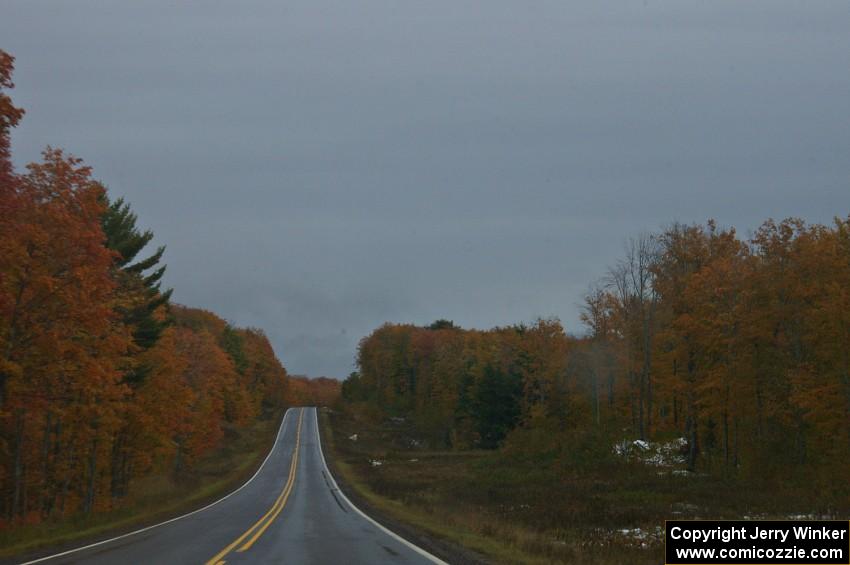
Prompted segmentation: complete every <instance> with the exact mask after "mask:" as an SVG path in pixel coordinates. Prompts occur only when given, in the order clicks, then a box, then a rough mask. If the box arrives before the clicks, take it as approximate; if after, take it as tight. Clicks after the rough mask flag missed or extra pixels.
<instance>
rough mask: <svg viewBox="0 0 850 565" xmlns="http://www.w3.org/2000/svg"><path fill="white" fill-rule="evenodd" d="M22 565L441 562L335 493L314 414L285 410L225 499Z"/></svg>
mask: <svg viewBox="0 0 850 565" xmlns="http://www.w3.org/2000/svg"><path fill="white" fill-rule="evenodd" d="M29 563H47V564H51V565H52V564H60V563H87V564H88V563H91V564H98V565H100V564H104V565H106V564H111V565H135V564H139V563H155V564H160V563H162V564H170V563H175V564H183V563H187V564H199V565H217V564H220V563H226V564H233V565H235V564H243V563H251V564H253V563H292V564H302V563H303V564H312V563H315V564H335V563H351V564H355V563H363V564H375V563H394V564H396V563H397V564H414V563H415V564H420V563H442V562H441V561H440V560H439V559H437V558H436V557H434V556H432V555H430V554H428V553H427V552H425V551H424V550H422V549H420V548H418V547H416V546H414V545H413V544H411V543H409V542H407V541H405V540H403V539H402V538H400V537H398V536H396V535H395V534H393V533H392V532H390V531H389V530H386V529H384V528H383V526H380V525H379V524H378V523H377V522H374V521H373V520H372V519H371V518H369V517H367V516H366V515H365V514H363V513H362V512H360V510H358V509H357V508H356V507H354V506H353V504H352V503H351V502H349V501H348V499H347V498H346V497H345V496H344V495H343V494H342V493H341V492H339V490H338V488H337V486H336V482H335V481H334V479H333V477H332V476H331V475H330V472H329V471H328V468H327V465H326V464H325V460H324V456H323V454H322V451H321V443H320V440H319V430H318V419H317V412H316V409H315V408H292V409H290V410H288V411H287V413H286V415H285V416H284V418H283V422H282V423H281V427H280V430H279V431H278V435H277V438H276V440H275V445H274V447H273V448H272V450H271V452H270V453H269V456H268V457H267V459H266V460H265V462H264V463H263V465H262V466H261V467H260V469H259V470H258V471H257V474H256V475H254V477H252V478H251V479H250V480H249V481H248V482H247V483H245V484H244V485H243V486H242V487H240V488H239V489H237V490H236V491H234V492H232V493H231V494H229V495H227V496H226V497H224V498H222V499H220V500H218V501H217V502H214V503H213V504H211V505H210V506H207V507H206V508H203V509H201V510H198V511H195V512H192V513H190V514H187V515H184V516H181V517H178V518H176V519H173V520H170V521H168V522H164V523H162V524H158V525H155V526H153V527H150V528H145V529H143V530H139V531H137V532H132V533H130V534H127V535H124V536H120V537H118V538H113V539H112V540H107V541H105V542H100V543H97V544H92V545H89V546H86V547H83V548H81V549H78V550H72V551H70V552H64V553H60V554H58V555H53V556H48V557H45V558H42V559H39V560H36V561H30V562H29Z"/></svg>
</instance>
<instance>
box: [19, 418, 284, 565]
mask: <svg viewBox="0 0 850 565" xmlns="http://www.w3.org/2000/svg"><path fill="white" fill-rule="evenodd" d="M290 410H292V408H287V409H286V412H285V413H284V415H283V419H282V420H281V422H280V428H278V430H277V436H275V438H274V444H273V445H272V448H271V450H269V454H268V455H266V458H265V459H263V462H262V463H261V464H260V468H259V469H257V472H256V473H254V475H253V476H252V477H251V478H250V479H248V480H247V481H246V482H245V483H244V484H243V485H242V486H241V487H239V488H238V489H236V490H234V491H232V492H231V493H229V494H226V495H224V496H223V497H221V498H219V499H218V500H216V501H215V502H211V503H209V504H207V505H206V506H204V507H203V508H198V509H197V510H193V511H192V512H189V513H187V514H183V515H182V516H177V517H176V518H171V519H170V520H166V521H165V522H160V523H158V524H153V525H152V526H147V527H145V528H142V529H140V530H135V531H133V532H129V533H126V534H122V535H120V536H116V537H114V538H109V539H105V540H103V541H99V542H96V543H90V544H88V545H84V546H82V547H77V548H74V549H69V550H68V551H63V552H62V553H56V554H54V555H48V556H47V557H41V558H39V559H33V560H32V561H26V562H24V563H20V565H31V564H32V563H41V562H42V561H47V560H49V559H56V558H57V557H64V556H66V555H70V554H72V553H77V552H78V551H84V550H86V549H91V548H93V547H97V546H99V545H105V544H107V543H112V542H113V541H118V540H120V539H124V538H128V537H130V536H135V535H136V534H141V533H142V532H147V531H148V530H152V529H154V528H158V527H160V526H164V525H166V524H170V523H171V522H176V521H177V520H182V519H183V518H188V517H189V516H191V515H193V514H197V513H198V512H203V511H204V510H207V509H209V508H212V507H213V506H215V505H216V504H218V503H219V502H224V501H225V500H227V499H228V498H230V497H231V496H233V495H234V494H236V493H237V492H239V491H240V490H242V489H243V488H245V487H247V486H248V485H249V484H250V483H251V481H253V480H254V479H256V478H257V475H259V474H260V471H262V470H263V467H265V465H266V462H267V461H268V460H269V457H271V456H272V453H274V450H275V449H276V448H277V444H278V440H279V439H280V436H281V434H282V433H283V431H284V429H285V428H286V424H287V421H288V420H287V418H286V417H287V416H288V415H289V412H290Z"/></svg>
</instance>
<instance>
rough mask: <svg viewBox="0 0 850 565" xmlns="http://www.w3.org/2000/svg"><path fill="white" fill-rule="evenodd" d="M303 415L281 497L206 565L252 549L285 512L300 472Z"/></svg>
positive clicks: (213, 564)
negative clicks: (279, 515) (232, 552)
mask: <svg viewBox="0 0 850 565" xmlns="http://www.w3.org/2000/svg"><path fill="white" fill-rule="evenodd" d="M303 415H304V409H303V408H301V409H300V410H299V411H298V431H297V432H296V434H295V450H294V451H293V453H292V463H291V464H290V465H289V478H288V479H287V480H286V485H285V486H284V487H283V491H281V493H280V496H278V497H277V500H275V502H274V504H272V507H271V508H269V511H268V512H266V513H265V514H264V515H263V517H262V518H260V519H259V520H257V523H255V524H254V525H253V526H251V527H250V528H248V530H247V531H246V532H245V533H244V534H242V535H241V536H239V537H238V538H236V540H235V541H233V543H231V544H230V545H228V546H227V547H225V548H224V549H222V550H221V551H220V552H218V554H216V556H215V557H213V558H212V559H210V560H209V561H207V562H206V565H221V564H223V563H224V557H225V556H227V554H228V553H230V552H231V551H233V550H234V548H236V546H238V545H239V544H242V546H241V547H239V549H237V550H236V551H237V553H239V552H242V551H247V550H249V549H251V546H252V545H254V544H255V543H256V542H257V540H258V539H260V536H262V535H263V533H265V531H266V530H267V529H268V527H269V526H271V524H272V522H274V521H275V518H277V517H278V514H280V512H281V510H283V507H284V506H286V501H287V499H288V498H289V494H290V493H291V492H292V487H293V486H294V485H295V472H296V471H297V470H298V447H299V446H300V445H301V418H302V416H303ZM246 539H247V541H246Z"/></svg>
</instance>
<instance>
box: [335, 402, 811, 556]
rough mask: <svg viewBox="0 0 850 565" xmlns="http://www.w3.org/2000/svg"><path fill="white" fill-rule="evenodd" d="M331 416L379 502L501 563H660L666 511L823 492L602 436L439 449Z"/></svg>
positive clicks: (730, 514)
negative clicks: (721, 473) (692, 464)
mask: <svg viewBox="0 0 850 565" xmlns="http://www.w3.org/2000/svg"><path fill="white" fill-rule="evenodd" d="M322 420H323V425H324V426H325V434H326V437H327V436H330V437H329V439H331V442H330V443H331V445H330V446H329V449H331V450H332V453H333V456H334V458H335V460H336V462H337V467H338V469H339V472H340V473H341V474H343V475H344V476H343V478H344V480H345V481H346V482H348V483H349V484H350V485H351V486H352V487H353V488H354V489H355V490H357V491H358V493H359V494H360V495H361V496H363V497H364V498H366V499H367V500H368V502H369V503H370V504H373V505H374V506H376V507H378V508H379V509H380V510H383V511H385V512H388V513H389V514H390V515H391V516H393V517H394V518H396V519H398V520H401V521H404V522H407V523H409V524H411V525H414V526H416V527H419V528H420V529H422V530H424V531H427V532H429V533H430V534H432V535H434V536H437V537H441V538H445V539H448V540H450V541H453V542H455V543H459V544H461V545H463V546H466V547H469V548H471V549H473V550H475V551H478V552H479V553H481V554H483V555H485V556H487V557H488V558H490V559H492V560H494V561H497V562H503V563H602V564H605V563H636V564H640V563H647V564H649V563H661V562H663V540H662V539H661V536H660V532H659V530H660V529H662V528H663V526H664V520H666V519H672V518H697V517H701V518H741V517H743V516H746V515H751V516H752V515H764V516H768V517H779V516H786V515H788V514H789V513H795V512H801V511H805V512H811V511H817V508H816V506H817V505H818V504H821V503H822V501H818V500H817V498H816V496H815V495H814V494H813V493H812V492H810V491H811V489H809V491H806V490H805V489H802V490H801V489H800V488H799V486H797V487H795V486H794V485H793V484H787V485H785V486H784V487H782V488H777V485H769V484H767V483H764V482H762V483H759V482H751V483H744V482H740V481H739V482H731V481H728V482H726V481H723V480H722V479H718V478H712V477H709V476H690V477H680V476H676V475H673V474H672V473H671V472H670V470H667V471H663V470H659V469H658V468H656V467H650V466H646V465H642V464H639V463H629V462H626V461H623V460H621V459H618V458H616V457H614V456H613V455H612V453H611V449H610V446H611V443H607V442H606V441H602V440H600V438H598V437H597V438H590V439H588V440H582V439H581V438H578V439H576V440H575V441H574V442H573V443H571V444H569V445H568V446H566V447H563V446H562V448H561V451H560V452H558V453H554V454H553V453H545V452H542V451H539V450H536V449H534V448H533V446H532V447H531V448H528V449H523V447H522V445H523V442H522V441H520V442H518V443H519V445H520V447H519V448H517V447H516V445H515V446H513V447H509V448H508V449H507V450H502V451H498V452H487V451H429V450H425V449H420V448H410V447H406V446H408V445H410V444H411V441H410V440H411V439H416V436H415V431H414V430H413V429H412V428H410V427H409V426H405V425H404V424H393V423H390V422H385V423H374V422H369V421H368V420H367V419H362V418H355V417H354V416H353V415H352V414H351V413H349V412H348V411H345V412H341V411H334V412H328V413H327V414H325V415H324V416H323V418H322ZM328 432H330V433H328ZM355 433H356V434H357V436H358V437H357V441H352V440H350V439H349V436H350V435H351V434H355ZM532 443H533V440H529V442H528V444H532ZM376 460H377V461H381V465H379V466H373V465H372V463H371V461H376ZM813 505H815V506H813ZM636 528H640V530H641V531H642V532H645V533H646V534H647V535H646V536H645V537H640V536H639V535H636V533H635V529H636ZM622 530H628V531H626V532H623V531H622Z"/></svg>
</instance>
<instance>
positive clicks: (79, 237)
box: [0, 51, 327, 529]
mask: <svg viewBox="0 0 850 565" xmlns="http://www.w3.org/2000/svg"><path fill="white" fill-rule="evenodd" d="M12 69H13V58H12V57H11V56H10V55H9V54H7V53H5V52H3V51H0V87H1V88H2V89H10V88H12V86H13V84H12ZM23 114H24V112H23V110H22V109H20V108H17V107H15V106H14V104H13V103H12V100H11V98H10V97H9V95H8V94H7V93H6V92H5V91H4V90H0V218H2V221H1V222H0V529H2V528H9V527H13V526H17V525H23V524H37V523H39V522H41V521H44V520H48V519H50V520H54V521H55V520H59V519H63V518H66V517H73V516H75V515H90V514H94V513H97V512H102V511H106V510H110V509H113V508H116V507H120V506H121V504H122V501H123V500H124V499H125V497H127V495H128V493H129V492H130V490H131V489H132V487H133V483H134V481H136V480H137V479H139V478H141V477H145V476H148V475H151V474H153V473H166V474H171V475H173V476H181V475H183V474H185V473H187V472H189V471H191V469H192V467H193V465H194V464H195V462H196V461H198V460H199V458H201V457H203V456H204V455H206V454H208V453H210V452H211V451H212V450H214V449H216V448H217V447H218V446H219V445H220V444H221V443H222V441H223V439H224V438H225V435H226V433H227V432H228V430H233V429H241V428H245V427H247V426H249V425H250V424H252V423H253V422H255V421H256V420H257V419H259V418H279V417H280V415H281V413H282V411H283V408H284V406H285V405H288V404H291V403H292V402H293V400H294V398H293V397H292V396H291V392H292V391H290V390H289V389H288V386H287V385H288V378H287V373H286V370H285V369H284V367H283V366H282V365H281V363H280V361H278V359H277V358H276V357H275V353H274V351H273V350H272V346H271V344H270V343H269V340H268V339H267V337H266V336H265V335H264V334H263V332H262V331H261V330H257V329H242V328H237V327H233V326H232V325H231V324H229V323H227V322H226V321H224V320H222V319H221V318H219V317H218V316H216V315H215V314H213V313H211V312H207V311H204V310H198V309H193V308H187V307H183V306H178V305H176V304H171V303H170V296H171V290H170V289H169V290H165V289H163V288H162V287H161V280H162V277H163V274H164V272H165V266H164V265H163V264H162V262H161V261H162V258H163V253H164V251H165V248H164V247H159V248H157V249H154V250H152V251H151V250H149V249H148V247H149V243H150V242H151V240H152V239H153V233H151V232H150V231H147V230H143V229H142V228H140V227H139V225H138V223H137V217H136V215H135V214H134V213H133V211H132V210H131V208H130V206H129V205H128V204H127V203H125V202H124V201H123V199H121V198H117V199H113V198H111V197H110V195H109V194H108V192H107V190H106V188H105V187H104V185H103V184H101V183H100V182H98V181H96V180H95V179H94V178H93V176H92V171H91V169H90V168H89V167H87V166H86V165H85V164H84V163H83V162H82V161H81V160H80V159H78V158H75V157H72V156H69V155H67V154H65V153H64V152H63V151H61V150H59V149H53V148H48V149H46V150H45V151H44V154H43V160H42V161H41V162H38V163H32V164H30V165H28V166H27V168H26V171H25V172H21V173H18V172H16V171H15V170H14V168H13V165H12V161H11V148H10V131H11V128H13V127H14V126H15V125H16V124H17V123H18V122H19V120H20V119H21V118H22V117H23ZM146 249H147V250H146ZM314 388H317V387H315V386H313V385H312V384H310V383H309V382H306V383H299V385H298V387H297V390H298V391H299V392H298V397H299V398H301V399H309V398H312V397H313V396H315V394H314V393H313V389H314ZM325 388H327V387H325ZM318 389H320V390H321V389H322V386H319V387H318Z"/></svg>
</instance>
